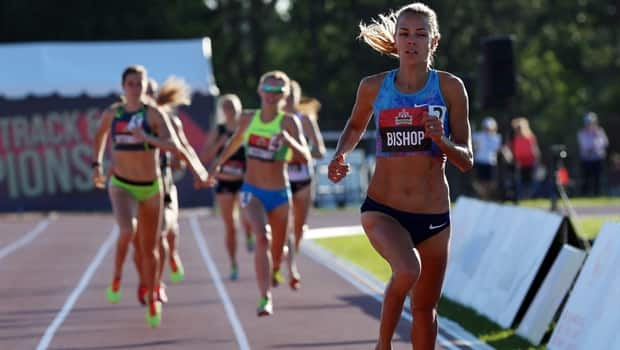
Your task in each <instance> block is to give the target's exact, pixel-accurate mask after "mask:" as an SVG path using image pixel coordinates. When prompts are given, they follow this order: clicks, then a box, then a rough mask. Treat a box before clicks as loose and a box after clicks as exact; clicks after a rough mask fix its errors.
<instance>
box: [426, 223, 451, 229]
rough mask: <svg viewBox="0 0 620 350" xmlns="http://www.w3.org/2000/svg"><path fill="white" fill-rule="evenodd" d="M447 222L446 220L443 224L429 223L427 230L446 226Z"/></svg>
mask: <svg viewBox="0 0 620 350" xmlns="http://www.w3.org/2000/svg"><path fill="white" fill-rule="evenodd" d="M447 224H448V223H447V222H444V223H443V224H441V225H437V226H434V225H433V224H430V225H428V229H429V230H434V229H438V228H440V227H444V226H446V225H447Z"/></svg>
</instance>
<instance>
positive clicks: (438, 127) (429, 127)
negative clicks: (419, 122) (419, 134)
mask: <svg viewBox="0 0 620 350" xmlns="http://www.w3.org/2000/svg"><path fill="white" fill-rule="evenodd" d="M424 114H425V116H424V135H425V137H426V138H427V139H431V140H433V141H435V142H439V141H441V138H442V137H443V125H442V123H441V119H439V118H437V117H435V116H430V115H428V113H427V112H425V113H424Z"/></svg>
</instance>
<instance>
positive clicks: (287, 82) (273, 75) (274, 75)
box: [259, 70, 291, 95]
mask: <svg viewBox="0 0 620 350" xmlns="http://www.w3.org/2000/svg"><path fill="white" fill-rule="evenodd" d="M267 79H276V80H282V82H284V85H283V86H284V93H285V94H286V95H288V93H289V91H290V88H291V79H290V78H289V77H288V75H287V74H286V73H284V72H283V71H281V70H272V71H270V72H267V73H265V74H263V75H262V76H261V77H260V80H259V85H262V84H263V83H264V82H265V80H267Z"/></svg>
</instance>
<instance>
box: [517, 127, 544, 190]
mask: <svg viewBox="0 0 620 350" xmlns="http://www.w3.org/2000/svg"><path fill="white" fill-rule="evenodd" d="M511 125H512V129H513V137H512V141H511V151H512V154H513V161H514V166H515V178H516V180H515V182H516V198H517V199H524V198H529V197H531V196H532V195H533V193H534V190H535V185H536V184H535V181H534V172H535V171H536V167H537V165H538V163H539V161H540V149H539V148H538V141H537V140H536V135H534V133H533V132H532V129H530V123H529V121H528V119H527V118H526V117H518V118H515V119H513V120H512V122H511Z"/></svg>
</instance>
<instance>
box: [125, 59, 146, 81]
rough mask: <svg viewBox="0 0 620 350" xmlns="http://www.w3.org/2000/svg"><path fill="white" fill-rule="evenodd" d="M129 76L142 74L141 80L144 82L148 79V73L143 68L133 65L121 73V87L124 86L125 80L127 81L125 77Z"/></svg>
mask: <svg viewBox="0 0 620 350" xmlns="http://www.w3.org/2000/svg"><path fill="white" fill-rule="evenodd" d="M130 74H142V79H144V80H147V79H148V73H147V71H146V68H144V66H141V65H139V64H134V65H132V66H129V67H127V68H125V70H124V71H123V75H122V81H121V83H122V84H123V85H124V84H125V79H127V76H128V75H130Z"/></svg>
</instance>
